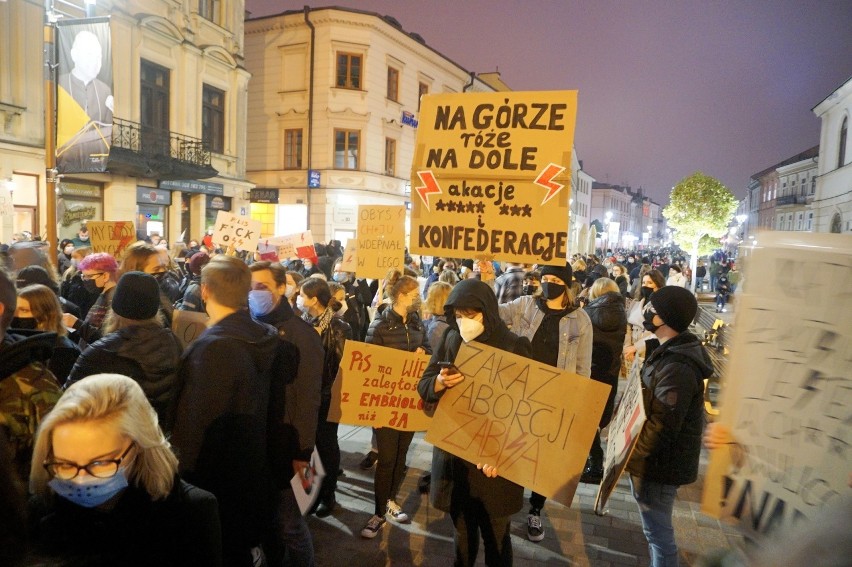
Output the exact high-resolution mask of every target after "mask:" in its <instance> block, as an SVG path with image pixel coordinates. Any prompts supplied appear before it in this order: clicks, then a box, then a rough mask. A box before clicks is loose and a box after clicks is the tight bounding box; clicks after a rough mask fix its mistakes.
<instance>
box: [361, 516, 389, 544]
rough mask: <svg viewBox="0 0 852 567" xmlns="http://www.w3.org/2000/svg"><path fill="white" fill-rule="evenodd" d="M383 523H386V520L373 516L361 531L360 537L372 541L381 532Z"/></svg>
mask: <svg viewBox="0 0 852 567" xmlns="http://www.w3.org/2000/svg"><path fill="white" fill-rule="evenodd" d="M385 522H387V520H385V519H384V518H382V517H379V516H376V515H375V514H373V517H372V518H370V520H369V521H368V522H367V525H366V526H364V529H362V530H361V537H366V538H369V539H373V538H374V537H376V536H377V535H379V532H380V531H381V530H382V526H384V525H385Z"/></svg>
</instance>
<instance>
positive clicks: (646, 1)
mask: <svg viewBox="0 0 852 567" xmlns="http://www.w3.org/2000/svg"><path fill="white" fill-rule="evenodd" d="M306 4H307V5H309V6H311V7H322V6H331V5H336V6H341V7H351V8H358V9H360V10H366V11H374V12H377V13H379V14H387V15H390V16H393V17H394V18H396V19H397V20H399V22H400V23H401V24H402V27H403V29H404V30H406V31H408V32H417V33H419V34H420V35H422V36H423V38H424V39H425V40H426V42H427V43H428V44H429V45H430V46H431V47H433V48H434V49H436V50H437V51H439V52H441V53H443V54H444V55H446V56H447V57H449V58H450V59H452V60H453V61H455V62H456V63H458V64H459V65H461V66H462V67H464V68H466V69H467V70H469V71H475V72H480V73H481V72H487V71H494V70H495V69H498V70H499V71H500V73H501V76H502V79H503V81H504V82H505V83H506V84H508V85H509V86H510V87H511V88H512V89H514V90H557V89H578V90H579V91H580V92H579V103H578V110H577V131H576V134H575V145H576V147H577V153H578V155H579V158H580V159H581V160H583V162H584V168H585V170H586V171H587V172H588V173H589V174H590V175H592V176H593V177H594V178H595V179H597V180H598V181H602V182H608V183H619V184H620V183H627V184H629V185H631V186H633V187H634V188H636V187H639V186H642V187H643V188H644V189H645V190H646V193H647V194H649V195H651V197H652V198H654V199H655V200H657V201H658V202H660V203H661V204H666V203H667V202H668V193H669V191H670V190H671V187H672V186H673V185H675V184H676V183H677V182H678V181H679V180H680V179H682V178H683V177H685V176H687V175H690V174H691V173H693V172H694V171H696V170H701V171H703V172H704V173H706V174H708V175H712V176H714V177H717V178H718V179H720V180H721V181H722V182H723V183H725V184H726V185H727V186H728V188H729V189H731V191H733V193H734V194H735V195H737V196H738V197H742V196H744V195H745V189H746V185H747V183H748V178H749V176H751V175H752V174H754V173H757V172H758V171H761V170H763V169H765V168H767V167H769V166H771V165H773V164H775V163H778V162H780V161H782V160H784V159H786V158H788V157H791V156H793V155H795V154H797V153H799V152H802V151H804V150H806V149H808V148H810V147H812V146H815V145H817V144H818V143H819V129H820V121H819V119H818V118H817V117H816V116H815V115H814V114H813V113H812V112H811V108H813V107H814V106H815V105H816V104H817V103H819V102H820V101H821V100H822V99H824V98H825V97H826V96H828V95H829V94H830V93H831V92H832V91H834V90H835V89H836V88H837V87H838V86H840V85H841V84H843V83H844V82H845V81H846V80H847V79H848V78H849V77H850V76H852V33H850V30H852V2H850V1H849V0H818V1H817V2H803V1H802V0H772V1H771V2H770V1H767V0H756V1H750V0H749V1H746V0H739V1H733V0H726V1H710V2H708V1H706V0H677V1H672V0H653V1H652V0H586V1H584V2H579V1H568V0H428V1H427V0H336V1H334V2H315V1H313V0H302V1H300V2H288V1H282V0H278V1H275V0H246V9H247V10H249V11H251V12H252V16H254V17H256V16H263V15H269V14H275V13H280V12H282V11H285V10H296V9H301V8H302V7H303V6H304V5H306Z"/></svg>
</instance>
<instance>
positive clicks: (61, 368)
mask: <svg viewBox="0 0 852 567" xmlns="http://www.w3.org/2000/svg"><path fill="white" fill-rule="evenodd" d="M6 333H7V334H8V335H16V336H18V337H20V338H26V337H33V336H35V335H44V334H45V332H44V331H38V330H34V329H9V330H8V331H6ZM48 334H49V335H51V336H53V337H55V338H54V341H55V342H54V345H53V352H52V353H51V354H50V358H49V359H48V360H47V361H46V363H47V369H48V370H50V371H51V372H52V373H53V375H54V376H55V377H56V380H57V381H58V382H59V383H60V384H64V383H65V379H66V378H68V375H69V374H70V373H71V369H72V368H74V364H75V363H76V362H77V358H78V357H79V356H80V347H78V346H77V345H76V344H74V342H73V341H72V340H71V339H69V338H68V337H67V336H64V337H60V336H58V335H56V334H55V333H48Z"/></svg>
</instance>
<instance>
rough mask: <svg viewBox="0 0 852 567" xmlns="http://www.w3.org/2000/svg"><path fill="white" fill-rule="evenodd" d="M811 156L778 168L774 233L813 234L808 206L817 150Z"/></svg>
mask: <svg viewBox="0 0 852 567" xmlns="http://www.w3.org/2000/svg"><path fill="white" fill-rule="evenodd" d="M810 153H811V154H815V155H813V157H805V158H804V159H801V160H798V161H795V162H793V163H791V164H788V165H782V166H781V167H779V168H778V178H779V180H780V182H781V188H780V190H779V193H778V197H777V198H776V199H775V227H774V228H775V230H794V231H808V232H810V231H813V230H814V227H815V224H814V211H813V209H812V203H813V200H814V194H815V192H816V182H817V163H818V156H819V147H818V146H817V148H814V149H813V150H811V151H810Z"/></svg>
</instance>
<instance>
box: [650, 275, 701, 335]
mask: <svg viewBox="0 0 852 567" xmlns="http://www.w3.org/2000/svg"><path fill="white" fill-rule="evenodd" d="M651 305H652V306H653V307H654V311H656V312H657V315H659V316H660V319H662V320H663V322H664V323H665V324H666V325H668V326H669V327H671V328H672V329H674V330H675V331H677V332H678V333H682V332H684V331H685V330H687V329H688V328H689V324H690V323H692V320H693V319H695V314H696V313H697V312H698V300H696V299H695V296H694V295H692V292H691V291H689V290H688V289H686V288H683V287H680V286H677V285H667V286H664V287H661V288H660V289H658V290H657V291H655V292H654V293H653V294H651Z"/></svg>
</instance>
